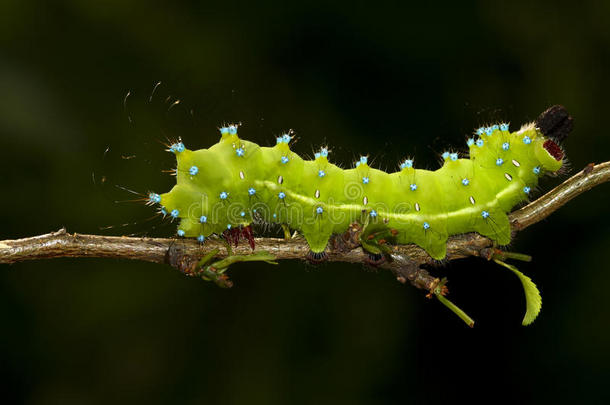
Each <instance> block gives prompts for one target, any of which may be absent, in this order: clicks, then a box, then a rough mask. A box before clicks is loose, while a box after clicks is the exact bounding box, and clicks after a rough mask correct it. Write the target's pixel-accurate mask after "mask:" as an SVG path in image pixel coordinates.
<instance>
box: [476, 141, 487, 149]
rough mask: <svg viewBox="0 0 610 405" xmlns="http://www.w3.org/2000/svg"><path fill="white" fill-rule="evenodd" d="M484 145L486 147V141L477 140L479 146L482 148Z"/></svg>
mask: <svg viewBox="0 0 610 405" xmlns="http://www.w3.org/2000/svg"><path fill="white" fill-rule="evenodd" d="M483 145H485V141H484V140H482V139H477V146H478V147H479V148H480V147H482V146H483Z"/></svg>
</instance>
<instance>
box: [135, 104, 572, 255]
mask: <svg viewBox="0 0 610 405" xmlns="http://www.w3.org/2000/svg"><path fill="white" fill-rule="evenodd" d="M238 127H239V125H235V124H231V125H227V126H223V127H221V128H219V131H220V135H221V138H220V140H219V141H218V143H216V144H215V145H213V146H211V147H210V148H208V149H201V150H194V151H193V150H189V149H187V148H186V147H185V145H184V143H182V141H181V140H180V139H178V140H177V141H176V142H174V143H173V144H171V145H168V151H169V152H172V153H174V154H175V156H176V160H177V166H176V169H175V174H176V180H177V181H176V185H175V186H174V187H173V188H172V190H171V191H169V192H167V193H164V194H157V193H154V192H151V193H149V195H148V201H147V202H148V203H149V204H151V205H157V207H158V209H159V212H160V213H161V214H162V215H163V216H168V217H169V218H170V219H172V220H179V225H178V229H177V235H178V236H179V237H195V238H197V240H199V242H201V243H203V242H204V241H205V239H206V238H208V237H209V236H210V235H214V234H216V235H220V234H222V233H223V232H225V231H226V230H227V229H229V230H230V229H232V228H233V229H236V228H239V227H247V226H249V225H250V224H251V223H252V222H254V221H256V220H261V221H264V222H266V223H276V224H283V225H284V226H288V227H290V228H292V229H294V230H297V231H298V232H300V233H301V234H302V235H303V237H304V238H305V239H306V240H307V243H308V245H309V247H310V249H311V252H313V253H314V254H317V253H322V252H324V250H325V248H326V246H327V243H328V241H329V238H330V237H331V236H332V235H333V234H338V233H342V232H345V231H346V230H347V228H348V227H349V226H350V224H352V223H354V222H359V223H364V224H366V225H367V227H368V229H369V230H377V231H382V230H392V235H393V236H394V242H395V243H397V244H409V243H415V244H417V245H418V246H420V247H421V248H423V249H424V250H425V251H426V252H427V253H428V254H429V255H430V256H431V257H432V258H434V259H437V260H441V259H443V258H444V257H445V256H446V242H447V239H448V237H449V236H451V235H456V234H462V233H467V232H478V233H479V234H481V235H483V236H486V237H488V238H490V239H492V240H494V241H495V242H496V243H497V244H499V245H506V244H508V243H509V242H510V240H511V229H510V223H509V219H508V215H507V214H508V213H509V212H510V211H511V210H512V209H513V208H514V207H515V206H516V205H518V204H519V203H522V202H524V201H527V200H528V198H529V197H530V194H531V193H532V190H534V188H535V187H536V185H537V184H538V180H539V178H540V177H541V176H543V175H544V174H545V173H556V172H558V171H559V170H560V169H561V168H562V167H564V160H565V153H564V151H563V149H562V148H561V146H560V144H561V142H562V141H563V139H564V138H565V137H566V136H567V134H568V133H569V132H570V130H571V129H572V118H571V117H570V116H569V115H568V113H567V112H566V110H565V109H564V108H563V107H562V106H554V107H551V108H549V109H548V110H547V111H545V112H544V113H542V114H541V115H540V117H539V118H538V119H537V120H536V121H535V122H532V123H529V124H525V125H523V126H522V127H521V128H520V129H519V130H517V131H514V132H511V131H510V130H509V125H508V124H506V123H499V124H494V125H490V126H486V127H481V128H478V129H477V130H476V131H475V132H474V134H473V136H471V137H470V138H468V140H467V147H468V153H467V154H464V156H460V154H459V153H458V152H454V151H446V152H444V153H443V154H442V159H443V163H442V166H441V167H440V168H439V169H437V170H435V171H430V170H423V169H417V168H416V167H415V163H414V161H413V160H412V159H406V160H404V161H403V162H402V163H400V165H399V169H398V171H396V172H394V173H386V172H384V171H382V170H379V169H376V168H373V167H371V166H370V165H369V162H368V158H367V157H366V156H362V157H360V159H359V160H358V161H357V162H355V164H354V166H353V167H352V168H350V169H342V168H340V167H338V166H337V165H335V164H333V163H331V162H330V161H329V155H330V153H331V151H330V150H329V149H328V148H321V149H320V150H319V152H316V153H315V156H314V159H313V160H305V159H303V158H301V157H300V156H299V155H297V154H296V153H295V152H293V151H292V150H291V149H290V144H291V141H292V140H293V138H294V135H293V133H292V132H288V133H285V134H283V135H281V136H279V137H277V139H276V144H275V145H274V146H271V147H262V146H259V145H257V144H256V143H253V142H250V141H247V140H243V139H241V138H240V137H239V136H238Z"/></svg>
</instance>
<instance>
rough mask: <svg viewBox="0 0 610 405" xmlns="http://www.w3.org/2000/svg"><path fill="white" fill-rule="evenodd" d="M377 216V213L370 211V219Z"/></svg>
mask: <svg viewBox="0 0 610 405" xmlns="http://www.w3.org/2000/svg"><path fill="white" fill-rule="evenodd" d="M376 216H377V211H375V210H371V217H373V218H375V217H376Z"/></svg>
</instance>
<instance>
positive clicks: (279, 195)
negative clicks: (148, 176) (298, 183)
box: [277, 191, 286, 200]
mask: <svg viewBox="0 0 610 405" xmlns="http://www.w3.org/2000/svg"><path fill="white" fill-rule="evenodd" d="M277 196H278V198H279V199H280V200H283V199H284V198H286V193H284V192H283V191H280V192H279V193H278V194H277Z"/></svg>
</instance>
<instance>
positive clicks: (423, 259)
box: [0, 162, 610, 292]
mask: <svg viewBox="0 0 610 405" xmlns="http://www.w3.org/2000/svg"><path fill="white" fill-rule="evenodd" d="M607 181H610V162H605V163H602V164H599V165H596V166H593V165H589V166H587V167H586V168H585V169H584V170H582V171H581V172H579V173H577V174H575V175H574V176H572V177H571V178H569V179H568V180H566V181H565V182H563V183H562V184H561V185H559V186H557V187H555V188H554V189H553V190H551V191H550V192H548V193H546V194H545V195H543V196H542V197H540V198H538V199H537V200H536V201H533V202H532V203H530V204H528V205H526V206H525V207H523V208H521V209H519V210H517V211H515V212H513V213H511V214H510V220H511V223H512V227H513V231H514V232H517V231H520V230H522V229H525V228H527V227H528V226H530V225H532V224H534V223H536V222H539V221H541V220H542V219H544V218H546V217H547V216H549V215H550V214H551V213H553V212H554V211H556V210H557V209H558V208H559V207H561V206H563V205H564V204H566V203H567V202H568V201H570V200H571V199H573V198H574V197H576V196H577V195H579V194H581V193H583V192H585V191H587V190H590V189H591V188H593V187H595V186H597V185H599V184H601V183H604V182H607ZM256 246H257V250H265V251H267V252H269V253H270V254H272V255H273V256H275V260H290V259H304V258H305V256H306V253H307V252H308V251H309V248H308V245H307V242H306V241H305V240H304V239H302V238H292V239H278V238H257V239H256ZM213 249H219V253H218V255H217V258H219V259H222V258H224V257H227V249H226V245H225V242H224V241H222V240H213V239H209V240H208V241H206V243H205V245H203V246H201V245H200V244H199V243H197V242H196V241H194V240H190V239H179V240H176V239H166V238H134V237H117V236H101V235H81V234H77V233H75V234H69V233H67V232H66V230H65V229H61V230H59V231H57V232H53V233H49V234H46V235H40V236H35V237H31V238H25V239H15V240H4V241H0V263H16V262H20V261H24V260H38V259H51V258H58V257H109V258H118V259H131V260H144V261H149V262H155V263H168V264H171V265H173V266H174V267H177V268H180V269H183V270H184V268H186V267H188V265H190V264H191V263H197V262H198V261H199V260H200V259H201V258H202V257H203V256H205V255H206V253H208V252H210V251H212V250H213ZM250 253H252V251H251V250H250V248H249V247H248V246H247V245H246V244H240V245H239V246H237V247H236V248H234V249H233V254H234V255H247V254H250ZM327 253H328V261H335V262H351V263H363V262H366V261H367V260H369V257H368V255H367V253H366V252H364V251H363V250H362V248H360V247H355V248H349V249H346V248H345V245H344V244H343V245H342V244H340V243H330V244H329V248H328V251H327ZM493 254H494V249H493V241H491V240H490V239H488V238H485V237H483V236H481V235H479V234H476V233H468V234H463V235H456V236H452V237H450V238H449V241H448V243H447V260H455V259H460V258H464V257H468V256H479V257H484V258H486V259H490V258H491V257H492V256H493ZM390 256H391V259H392V260H390V261H386V262H384V263H382V264H380V265H379V266H378V267H380V268H384V269H388V270H391V271H393V272H394V274H396V276H397V278H398V280H399V281H401V282H403V283H404V282H406V281H407V280H408V281H410V282H411V283H412V284H413V285H415V286H416V287H418V288H423V289H426V290H428V291H431V292H432V291H434V290H435V288H436V287H437V286H438V285H439V282H440V280H439V279H437V278H434V277H432V276H430V274H429V273H428V272H427V271H426V270H423V269H421V267H420V266H421V265H423V264H434V263H435V261H434V260H433V259H432V258H431V257H430V256H428V254H427V253H426V252H425V251H424V250H423V249H421V248H420V247H418V246H416V245H399V246H394V247H393V248H392V253H391V255H390Z"/></svg>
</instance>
